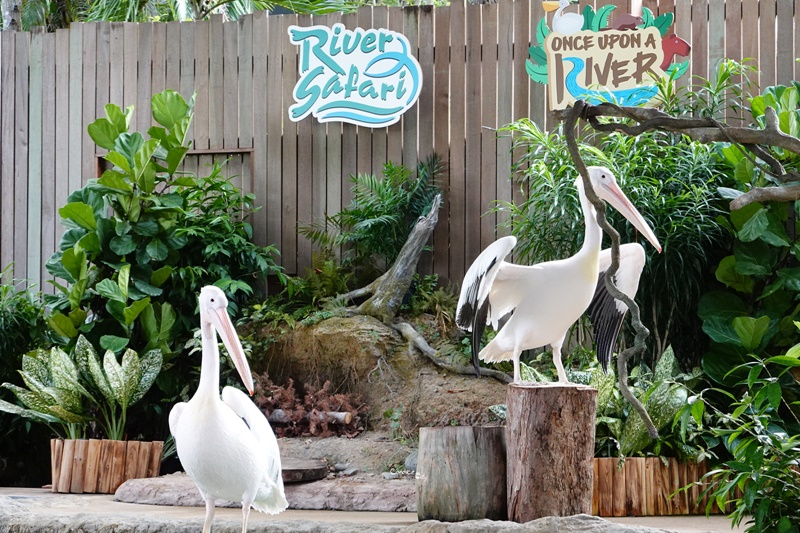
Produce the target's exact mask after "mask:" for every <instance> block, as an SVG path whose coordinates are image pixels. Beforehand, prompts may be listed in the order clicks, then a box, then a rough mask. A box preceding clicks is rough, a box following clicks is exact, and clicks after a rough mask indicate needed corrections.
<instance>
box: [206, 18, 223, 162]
mask: <svg viewBox="0 0 800 533" xmlns="http://www.w3.org/2000/svg"><path fill="white" fill-rule="evenodd" d="M209 24H210V27H209V47H208V55H209V67H208V117H209V119H208V139H209V147H210V148H212V149H219V148H222V147H223V138H224V135H225V132H224V128H225V120H224V116H223V114H224V112H225V87H224V85H223V81H224V79H225V78H224V76H225V72H224V70H223V69H224V67H223V64H224V53H225V45H224V41H225V36H224V35H223V34H224V29H223V23H222V15H211V22H210V23H209Z"/></svg>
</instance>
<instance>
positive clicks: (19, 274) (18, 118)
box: [12, 32, 69, 489]
mask: <svg viewBox="0 0 800 533" xmlns="http://www.w3.org/2000/svg"><path fill="white" fill-rule="evenodd" d="M15 39H16V47H15V48H16V50H15V52H16V58H15V60H16V75H15V76H14V82H15V85H16V86H15V88H14V129H13V130H12V131H14V136H15V139H14V224H15V227H17V228H20V229H22V228H24V227H26V225H27V224H28V199H27V198H28V136H29V135H30V128H29V125H28V111H29V107H28V106H29V104H30V101H29V90H30V86H29V81H28V76H29V64H28V62H29V56H30V34H28V33H24V32H17V33H16V34H15ZM27 257H28V242H27V239H25V238H22V236H21V235H19V236H18V237H16V238H15V239H14V276H15V277H16V278H18V279H25V278H27V277H28V276H29V275H30V272H28V262H27ZM37 271H38V269H37ZM67 489H69V487H67Z"/></svg>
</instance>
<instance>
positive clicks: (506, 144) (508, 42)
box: [495, 2, 528, 236]
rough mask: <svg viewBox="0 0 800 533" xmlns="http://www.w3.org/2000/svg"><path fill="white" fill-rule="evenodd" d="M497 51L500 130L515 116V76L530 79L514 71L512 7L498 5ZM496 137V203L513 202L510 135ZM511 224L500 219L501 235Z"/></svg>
mask: <svg viewBox="0 0 800 533" xmlns="http://www.w3.org/2000/svg"><path fill="white" fill-rule="evenodd" d="M498 6H499V7H498V9H499V13H498V17H497V20H498V23H499V26H498V31H497V39H498V48H497V122H496V124H497V128H502V127H503V126H506V125H508V124H509V123H510V122H511V121H512V120H513V116H514V82H515V76H516V75H521V76H524V79H522V81H527V79H528V77H527V75H526V73H525V69H524V68H523V69H522V70H515V69H513V68H512V65H514V62H513V56H512V53H513V47H514V42H513V38H514V27H515V24H514V11H513V4H511V3H510V2H504V3H500V4H498ZM495 135H496V136H497V141H496V143H497V148H496V150H497V198H496V199H497V200H499V201H503V202H510V201H511V200H512V187H511V179H510V176H511V137H510V136H509V135H508V134H507V133H496V134H495ZM507 221H508V215H507V212H501V213H498V215H497V226H498V230H497V231H498V235H496V236H500V235H506V234H507V233H508V230H505V229H502V228H501V226H502V225H503V224H505V223H506V222H507Z"/></svg>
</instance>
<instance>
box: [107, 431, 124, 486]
mask: <svg viewBox="0 0 800 533" xmlns="http://www.w3.org/2000/svg"><path fill="white" fill-rule="evenodd" d="M127 444H128V443H127V442H126V441H124V440H112V441H111V458H112V459H111V484H110V486H109V491H108V492H109V494H113V493H114V492H116V490H117V489H118V488H119V486H120V485H122V483H123V482H124V481H125V458H126V453H125V450H126V449H127Z"/></svg>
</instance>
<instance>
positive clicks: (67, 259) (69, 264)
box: [61, 248, 86, 283]
mask: <svg viewBox="0 0 800 533" xmlns="http://www.w3.org/2000/svg"><path fill="white" fill-rule="evenodd" d="M61 264H62V265H63V266H64V268H65V269H66V271H67V272H68V273H69V275H70V277H71V278H72V279H71V281H72V282H73V283H74V282H77V281H78V280H80V279H81V278H83V277H85V276H86V252H84V251H83V250H80V249H75V248H69V249H68V250H64V252H62V254H61Z"/></svg>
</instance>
